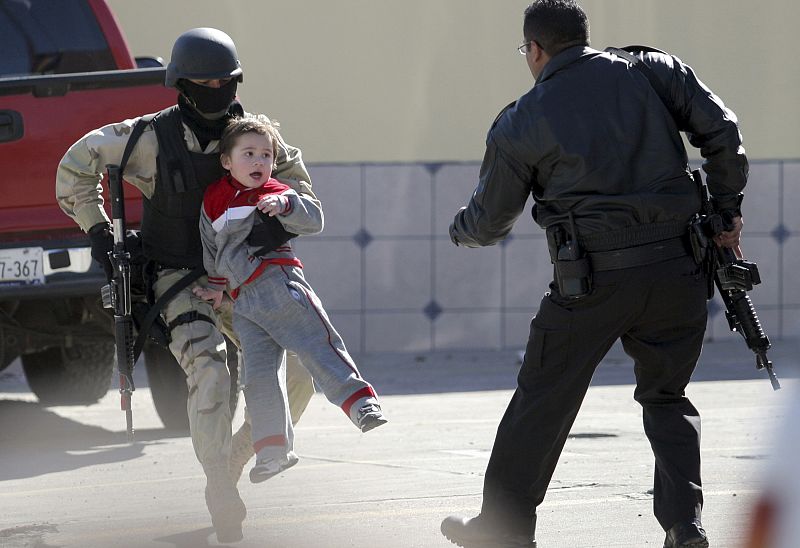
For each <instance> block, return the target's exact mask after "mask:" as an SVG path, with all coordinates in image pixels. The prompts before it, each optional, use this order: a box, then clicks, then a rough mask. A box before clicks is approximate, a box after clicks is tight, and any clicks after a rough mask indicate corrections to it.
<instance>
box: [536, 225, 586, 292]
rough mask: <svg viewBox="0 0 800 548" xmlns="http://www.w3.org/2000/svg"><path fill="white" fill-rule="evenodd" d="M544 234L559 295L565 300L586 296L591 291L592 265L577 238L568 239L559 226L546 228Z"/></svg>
mask: <svg viewBox="0 0 800 548" xmlns="http://www.w3.org/2000/svg"><path fill="white" fill-rule="evenodd" d="M545 234H546V235H547V248H548V250H549V252H550V260H551V261H552V263H553V267H554V271H555V272H554V274H555V281H556V284H557V285H558V292H559V294H560V295H561V296H562V297H564V298H567V299H579V298H581V297H584V296H586V295H588V294H589V293H590V292H591V291H592V265H591V262H590V260H589V257H588V255H587V254H586V253H585V251H584V250H583V249H582V247H581V245H580V244H579V243H578V241H577V238H574V237H569V236H568V235H567V234H566V231H565V230H564V229H563V227H561V226H559V225H554V226H550V227H548V228H547V230H546V231H545Z"/></svg>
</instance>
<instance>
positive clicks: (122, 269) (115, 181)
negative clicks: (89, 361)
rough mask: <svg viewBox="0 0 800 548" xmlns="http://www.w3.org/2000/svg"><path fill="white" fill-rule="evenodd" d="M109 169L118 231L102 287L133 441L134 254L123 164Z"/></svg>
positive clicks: (126, 419) (120, 390)
mask: <svg viewBox="0 0 800 548" xmlns="http://www.w3.org/2000/svg"><path fill="white" fill-rule="evenodd" d="M106 169H107V172H108V187H109V193H110V196H111V219H112V226H113V231H114V247H113V250H112V251H110V252H109V254H108V256H109V259H110V260H111V265H112V266H113V269H114V273H113V275H112V278H111V281H110V282H109V283H108V285H104V286H103V288H102V289H101V296H102V299H103V307H105V308H111V309H113V311H114V341H115V343H116V346H117V370H118V371H119V394H120V409H121V410H122V411H125V423H126V427H127V433H128V441H130V442H133V441H134V436H133V413H132V411H131V396H132V395H133V391H134V390H136V387H135V386H134V384H133V365H134V362H135V360H134V353H133V345H134V340H135V337H134V335H133V316H132V315H131V254H130V253H129V252H128V250H127V249H126V247H125V200H124V194H123V190H122V175H121V172H120V166H117V165H113V164H109V165H107V166H106Z"/></svg>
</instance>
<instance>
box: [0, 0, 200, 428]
mask: <svg viewBox="0 0 800 548" xmlns="http://www.w3.org/2000/svg"><path fill="white" fill-rule="evenodd" d="M0 51H2V52H3V54H2V55H0V170H2V175H0V196H1V198H0V340H1V341H2V346H0V370H2V369H4V368H5V367H7V366H8V365H9V364H11V363H12V362H13V361H14V360H16V359H17V358H18V357H21V361H22V367H23V369H24V371H25V375H26V378H27V380H28V384H29V386H30V388H31V390H32V391H33V392H34V393H35V394H36V395H37V397H38V398H39V400H40V402H42V403H43V404H85V403H93V402H95V401H97V400H98V399H99V398H100V397H102V396H103V395H104V394H105V393H106V392H107V391H108V389H109V386H110V382H111V377H112V371H113V362H114V341H113V336H112V329H111V326H112V322H111V320H110V319H109V314H108V312H107V311H106V310H104V309H103V308H102V304H101V301H100V287H101V286H102V285H103V284H104V283H105V280H104V276H103V273H102V270H101V269H100V268H99V267H98V266H97V265H96V264H95V263H94V262H93V261H92V260H91V257H90V254H89V253H90V250H89V247H88V240H87V237H86V235H85V234H84V233H83V232H82V231H81V230H80V229H79V228H78V226H77V225H76V224H75V223H74V222H73V221H72V220H71V219H69V218H68V217H67V216H66V215H64V213H63V212H62V211H61V210H60V209H59V207H58V205H57V204H56V201H55V172H56V168H57V166H58V163H59V161H60V160H61V158H62V156H63V155H64V153H65V152H66V150H67V148H69V146H70V145H71V144H72V143H74V142H75V141H76V140H77V139H79V138H80V137H81V136H83V135H84V134H85V133H87V132H88V131H90V130H92V129H95V128H98V127H100V126H103V125H105V124H108V123H112V122H118V121H120V120H124V119H126V118H132V117H135V116H138V115H141V114H145V113H149V112H156V111H158V110H161V109H162V108H165V107H166V106H169V105H171V104H174V103H175V99H176V92H175V90H172V89H168V88H165V87H164V85H163V82H164V73H165V69H164V68H163V63H162V62H161V60H160V59H157V58H134V57H133V56H132V54H131V52H130V51H129V49H128V46H127V44H126V41H125V38H124V36H123V34H122V31H121V29H120V28H119V25H118V23H117V21H116V19H115V18H114V16H113V15H112V13H111V11H110V10H109V7H108V5H107V4H106V2H105V0H26V1H24V2H23V1H12V0H0ZM126 212H127V214H128V225H129V227H131V228H136V226H137V224H138V223H139V221H140V219H141V195H139V193H138V192H128V193H127V194H126ZM144 355H145V362H146V366H147V369H148V378H149V384H150V388H151V391H152V394H153V399H154V402H155V404H156V409H157V411H158V412H159V415H160V417H161V419H162V421H163V422H164V424H165V425H166V426H168V427H175V428H182V427H185V426H186V425H187V424H188V423H187V419H186V410H185V397H184V398H183V399H182V398H181V397H180V394H182V393H183V394H184V395H185V392H186V388H185V382H184V376H183V372H182V371H180V368H179V366H178V365H177V363H176V362H175V361H174V359H172V356H171V355H170V354H169V353H168V352H167V351H165V350H164V349H161V348H158V347H156V346H155V345H150V346H148V348H146V350H145V353H144ZM176 396H177V397H176Z"/></svg>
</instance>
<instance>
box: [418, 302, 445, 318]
mask: <svg viewBox="0 0 800 548" xmlns="http://www.w3.org/2000/svg"><path fill="white" fill-rule="evenodd" d="M422 312H424V313H425V315H426V316H427V317H428V319H430V320H435V319H436V318H438V317H439V315H440V314H441V313H442V307H441V306H439V303H437V302H436V301H431V302H429V303H428V304H427V305H425V308H423V309H422Z"/></svg>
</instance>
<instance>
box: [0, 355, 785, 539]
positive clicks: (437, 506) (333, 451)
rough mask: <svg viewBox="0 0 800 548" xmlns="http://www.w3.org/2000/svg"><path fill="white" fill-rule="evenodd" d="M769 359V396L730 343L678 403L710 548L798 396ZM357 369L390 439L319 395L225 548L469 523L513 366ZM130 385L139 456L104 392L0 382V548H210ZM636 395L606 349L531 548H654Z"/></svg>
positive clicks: (184, 464)
mask: <svg viewBox="0 0 800 548" xmlns="http://www.w3.org/2000/svg"><path fill="white" fill-rule="evenodd" d="M770 355H771V357H772V359H773V361H774V362H775V364H776V369H777V370H778V373H779V375H781V376H782V380H783V383H784V385H785V387H786V389H784V390H782V391H780V392H777V393H773V391H772V389H771V388H770V385H769V381H768V380H766V375H765V374H763V372H756V371H755V369H754V366H753V363H754V360H753V358H752V355H751V354H750V352H749V351H748V350H747V349H746V347H745V346H744V343H743V342H741V341H738V340H737V341H730V342H725V343H712V344H708V345H707V346H706V349H705V350H704V354H703V358H702V360H701V365H700V367H699V368H698V371H697V374H696V376H695V377H696V380H695V381H694V382H692V384H690V386H689V389H688V391H687V392H688V395H689V397H690V398H691V399H692V401H693V402H694V403H695V405H696V407H697V408H698V409H699V410H700V412H701V415H702V417H703V440H702V457H703V478H704V489H705V501H706V503H705V510H704V525H705V526H706V529H707V530H708V533H709V537H710V539H711V542H712V546H715V547H725V548H728V547H736V546H738V544H737V540H738V539H739V537H740V534H741V529H742V526H743V525H744V523H745V522H746V519H747V514H748V512H749V509H750V505H751V503H752V501H753V498H754V497H755V496H756V494H757V492H758V487H759V476H760V468H761V466H763V465H764V463H765V460H764V458H765V456H766V455H768V453H769V451H770V446H771V438H772V430H773V428H774V426H775V424H776V423H777V421H779V420H780V418H781V417H782V414H783V407H784V403H785V401H786V399H787V398H790V397H795V396H794V393H795V391H796V389H795V386H794V385H795V384H796V383H795V381H794V380H792V379H790V378H788V377H792V376H795V375H796V371H797V369H798V359H797V358H796V355H797V345H796V344H795V343H794V342H791V341H790V342H785V343H782V342H780V341H779V342H778V343H776V344H775V345H774V348H773V349H772V351H771V353H770ZM359 364H360V366H361V368H362V370H363V372H364V375H365V377H367V378H368V379H370V381H371V382H373V384H375V386H376V388H377V389H378V391H379V393H381V394H382V395H383V400H384V407H385V410H386V412H387V414H388V417H389V418H390V421H391V422H390V423H389V424H387V425H386V426H383V427H381V428H379V429H377V430H374V431H372V432H370V433H368V434H361V433H360V432H358V431H357V430H356V429H354V428H353V426H352V425H351V424H350V423H349V421H348V420H347V419H346V418H345V417H344V416H343V415H342V413H341V411H340V410H339V409H338V408H336V407H334V406H332V405H331V404H329V403H328V402H327V401H326V400H325V399H324V398H323V397H322V396H321V395H316V396H315V397H314V399H313V400H312V402H311V404H310V406H309V409H308V410H307V412H306V414H305V415H304V416H303V419H302V420H301V422H300V424H299V425H298V427H297V429H296V432H295V443H296V450H297V452H298V454H299V455H300V457H301V460H300V463H299V464H298V465H297V466H295V467H294V468H292V469H291V470H289V471H287V472H285V473H284V474H281V475H280V476H277V477H275V478H273V479H271V480H269V481H268V482H265V483H262V484H258V485H252V484H250V483H249V482H248V481H247V478H246V477H245V478H243V479H242V481H241V482H240V489H241V492H242V497H243V498H244V500H245V502H246V504H247V506H248V512H249V515H248V518H247V521H246V522H245V540H244V541H242V542H240V543H238V544H236V546H240V547H243V548H244V547H248V548H249V547H267V546H271V547H279V548H282V547H286V548H312V547H314V548H316V547H330V548H346V547H354V548H367V547H374V546H380V547H382V548H428V547H431V548H435V547H446V546H452V545H451V544H449V543H448V542H447V541H446V540H445V539H444V538H443V537H442V536H441V535H440V533H439V523H440V521H441V519H442V518H444V517H445V516H447V515H448V514H451V513H460V514H464V515H474V514H475V513H476V512H477V511H478V509H479V507H480V493H481V486H482V475H483V471H484V469H485V466H486V462H487V458H488V454H489V450H490V449H491V445H492V441H493V437H494V432H495V429H496V426H497V423H498V421H499V419H500V417H501V415H502V413H503V411H504V410H505V406H506V404H507V402H508V400H509V398H510V396H511V390H512V389H513V386H514V382H515V375H516V370H517V367H518V364H517V356H516V352H511V351H504V352H472V351H459V352H436V353H431V354H426V355H414V354H375V355H367V356H362V357H361V358H360V359H359ZM137 375H138V376H139V386H140V388H139V389H138V390H137V391H136V393H135V395H134V420H135V424H136V427H137V440H138V441H137V443H136V444H135V445H128V444H126V443H125V442H124V433H123V430H124V414H123V413H122V412H121V411H119V408H118V395H117V394H116V393H115V392H114V391H110V392H109V394H108V395H107V396H106V397H105V398H104V399H103V400H102V401H101V402H100V403H98V404H96V405H93V406H90V407H52V408H42V407H40V406H39V405H38V404H36V403H35V398H34V397H33V396H32V395H31V394H30V393H29V392H27V388H26V387H25V385H24V379H22V378H20V372H19V370H18V369H13V368H12V369H11V370H6V371H5V372H3V373H0V546H4V547H6V546H8V547H15V548H16V547H22V546H38V547H42V548H47V547H49V548H55V547H59V548H71V547H92V548H93V547H115V548H120V547H123V548H126V547H151V546H152V547H170V546H174V547H180V548H183V547H185V548H189V547H198V546H200V547H202V546H214V545H217V543H216V541H215V538H214V536H213V533H212V530H211V529H210V521H209V519H208V517H207V513H206V510H205V505H204V503H203V486H204V485H203V484H204V481H203V476H202V472H201V470H200V467H199V465H198V464H197V462H196V460H195V458H194V455H193V454H192V448H191V442H190V440H189V438H188V437H186V436H185V435H183V434H181V433H178V432H170V431H166V430H163V429H162V428H161V426H160V422H159V421H158V418H157V416H156V415H155V412H154V410H153V408H152V403H151V401H150V398H149V394H148V389H147V387H146V379H145V378H144V377H143V368H139V369H138V370H137ZM632 381H633V375H632V371H631V364H630V362H629V360H628V359H627V358H625V357H624V355H623V354H622V353H621V351H620V350H619V348H616V347H615V348H614V349H613V350H612V352H611V353H610V354H609V356H608V357H607V359H606V360H605V361H604V363H603V364H602V365H601V367H600V369H599V370H598V374H597V375H596V377H595V381H594V383H593V386H592V388H591V389H590V390H589V393H588V395H587V397H586V400H585V403H584V406H583V408H582V410H581V413H580V414H579V416H578V419H577V421H576V423H575V427H574V428H573V431H572V435H571V437H570V439H569V441H568V442H567V445H566V447H565V451H564V453H563V454H562V457H561V460H560V463H559V466H558V468H557V469H556V473H555V476H554V478H553V482H552V484H551V488H550V491H549V493H548V496H547V498H546V500H545V503H544V504H543V505H542V507H541V508H540V509H539V527H538V535H537V538H538V540H539V543H540V546H541V547H543V548H567V547H610V546H619V547H640V546H654V547H660V546H661V542H662V541H663V533H662V532H661V530H660V528H659V526H658V523H657V522H656V520H655V518H654V517H653V516H652V512H651V507H652V496H651V495H650V493H649V490H650V488H651V486H652V468H653V458H652V454H651V452H650V449H649V446H648V443H647V440H646V438H645V437H644V434H643V432H642V426H641V412H640V408H639V406H638V404H636V403H635V402H634V401H633V399H632V393H633V386H632V384H631V383H632ZM241 412H242V410H241V406H240V409H239V413H238V415H239V416H238V417H237V420H241Z"/></svg>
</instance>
